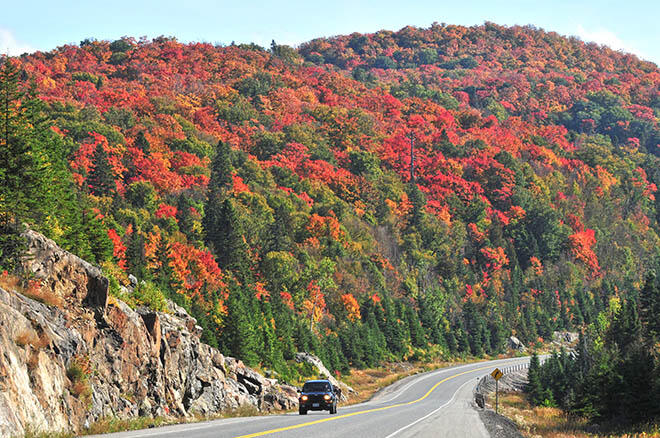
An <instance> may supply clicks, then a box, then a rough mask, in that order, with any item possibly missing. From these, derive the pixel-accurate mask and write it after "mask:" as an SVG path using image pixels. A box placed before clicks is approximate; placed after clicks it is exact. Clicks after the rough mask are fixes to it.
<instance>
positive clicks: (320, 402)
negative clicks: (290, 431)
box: [298, 380, 341, 415]
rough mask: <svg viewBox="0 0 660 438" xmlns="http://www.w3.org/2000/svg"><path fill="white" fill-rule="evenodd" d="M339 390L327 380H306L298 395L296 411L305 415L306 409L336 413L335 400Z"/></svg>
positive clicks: (337, 399)
mask: <svg viewBox="0 0 660 438" xmlns="http://www.w3.org/2000/svg"><path fill="white" fill-rule="evenodd" d="M340 391H341V390H340V389H339V388H337V387H335V386H332V383H330V381H329V380H308V381H307V382H305V384H304V385H303V387H302V391H301V392H300V397H298V413H300V415H307V411H325V410H328V411H330V413H331V414H336V413H337V402H338V401H339V397H340V396H341V392H340Z"/></svg>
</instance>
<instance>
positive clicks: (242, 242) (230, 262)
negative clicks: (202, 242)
mask: <svg viewBox="0 0 660 438" xmlns="http://www.w3.org/2000/svg"><path fill="white" fill-rule="evenodd" d="M204 211H205V213H206V216H205V218H208V219H207V220H205V224H204V225H205V232H206V242H207V244H208V245H209V246H210V247H211V248H213V250H214V252H215V255H216V260H217V262H218V265H219V266H220V267H221V268H222V269H226V270H230V271H232V272H233V273H234V275H235V276H236V278H237V279H238V280H240V281H241V282H242V283H243V284H247V283H250V281H249V280H250V279H251V278H252V274H251V271H250V257H249V252H248V250H249V248H248V244H247V241H246V239H245V232H244V230H243V224H242V222H241V219H240V217H239V214H238V211H237V209H236V207H235V205H234V201H233V200H232V199H225V200H224V202H223V203H222V205H217V204H216V203H215V202H213V201H209V203H208V204H207V206H206V208H205V209H204Z"/></svg>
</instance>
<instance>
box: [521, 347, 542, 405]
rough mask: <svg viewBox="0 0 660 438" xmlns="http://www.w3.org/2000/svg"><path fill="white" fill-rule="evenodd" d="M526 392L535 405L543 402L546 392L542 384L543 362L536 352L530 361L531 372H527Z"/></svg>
mask: <svg viewBox="0 0 660 438" xmlns="http://www.w3.org/2000/svg"><path fill="white" fill-rule="evenodd" d="M525 392H526V393H527V394H529V400H530V401H531V402H532V404H534V405H539V404H541V402H543V397H544V391H543V384H542V383H541V362H540V361H539V356H538V355H537V354H536V352H535V353H534V354H533V355H532V358H531V359H530V361H529V370H528V371H527V386H525Z"/></svg>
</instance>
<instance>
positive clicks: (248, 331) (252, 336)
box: [221, 281, 261, 366]
mask: <svg viewBox="0 0 660 438" xmlns="http://www.w3.org/2000/svg"><path fill="white" fill-rule="evenodd" d="M226 305H227V316H226V318H225V321H224V329H223V331H222V335H221V344H222V346H223V347H224V351H225V352H226V353H227V354H230V355H232V356H234V357H236V358H238V359H240V360H242V361H243V362H244V363H245V364H246V365H248V366H254V365H256V364H258V363H259V359H260V353H261V352H260V351H259V349H258V346H259V343H260V339H259V333H258V330H257V325H256V324H254V322H255V321H253V317H254V316H256V315H254V314H253V313H252V312H251V307H252V306H251V303H250V299H249V297H246V296H244V293H243V292H242V291H241V289H240V286H238V284H236V282H235V281H232V282H231V284H230V291H229V297H228V298H227V301H226Z"/></svg>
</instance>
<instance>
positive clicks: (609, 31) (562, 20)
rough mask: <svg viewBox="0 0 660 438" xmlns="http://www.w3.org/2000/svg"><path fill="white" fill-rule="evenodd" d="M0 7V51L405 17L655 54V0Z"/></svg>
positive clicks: (372, 23)
mask: <svg viewBox="0 0 660 438" xmlns="http://www.w3.org/2000/svg"><path fill="white" fill-rule="evenodd" d="M7 3H8V4H5V5H3V7H2V13H1V15H0V52H3V53H7V52H8V53H9V54H11V55H16V54H20V53H23V52H25V51H33V50H50V49H53V48H55V47H57V46H60V45H63V44H66V43H79V42H80V41H81V40H83V39H85V38H90V37H93V38H96V39H107V40H114V39H117V38H120V37H122V36H133V37H136V38H139V37H141V36H147V37H150V38H151V37H155V36H160V35H165V36H174V37H176V38H177V39H179V40H180V41H205V42H210V43H222V44H229V43H231V42H232V41H235V42H237V43H242V42H255V43H257V44H260V45H263V46H266V47H267V46H269V45H270V41H271V40H272V39H274V40H275V41H277V42H278V43H280V44H290V45H297V44H300V43H302V42H305V41H308V40H310V39H313V38H315V37H320V36H332V35H340V34H347V33H352V32H375V31H377V30H380V29H388V30H398V29H400V28H402V27H404V26H406V25H414V26H418V27H427V26H429V25H430V24H431V23H433V22H434V21H437V22H438V23H448V24H463V25H474V24H482V23H483V22H484V21H492V22H494V23H498V24H505V25H513V24H532V25H534V26H537V27H540V28H543V29H545V30H549V31H555V32H558V33H560V34H562V35H575V36H578V37H580V38H581V39H582V40H584V41H595V42H597V43H599V44H606V45H608V46H610V47H612V48H614V49H620V50H624V51H626V52H632V53H635V54H636V55H638V56H640V57H641V58H643V59H646V60H649V61H654V62H655V63H656V64H660V26H659V25H658V18H660V1H658V0H628V1H624V0H620V1H610V0H599V1H596V0H585V1H580V0H573V1H570V0H545V1H543V2H538V1H536V0H511V1H507V2H502V1H496V0H491V1H484V0H478V1H470V0H462V1H461V0H452V1H444V0H399V1H393V0H380V1H358V0H353V1H351V0H330V1H324V2H318V1H316V2H315V1H309V0H308V1H300V0H296V1H281V0H280V1H256V0H253V1H240V0H238V1H237V0H233V1H212V0H177V1H173V0H160V1H155V0H132V1H128V0H112V1H109V2H96V1H93V0H86V1H84V0H83V1H71V0H69V1H67V0H63V1H53V0H23V1H14V2H7Z"/></svg>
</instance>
